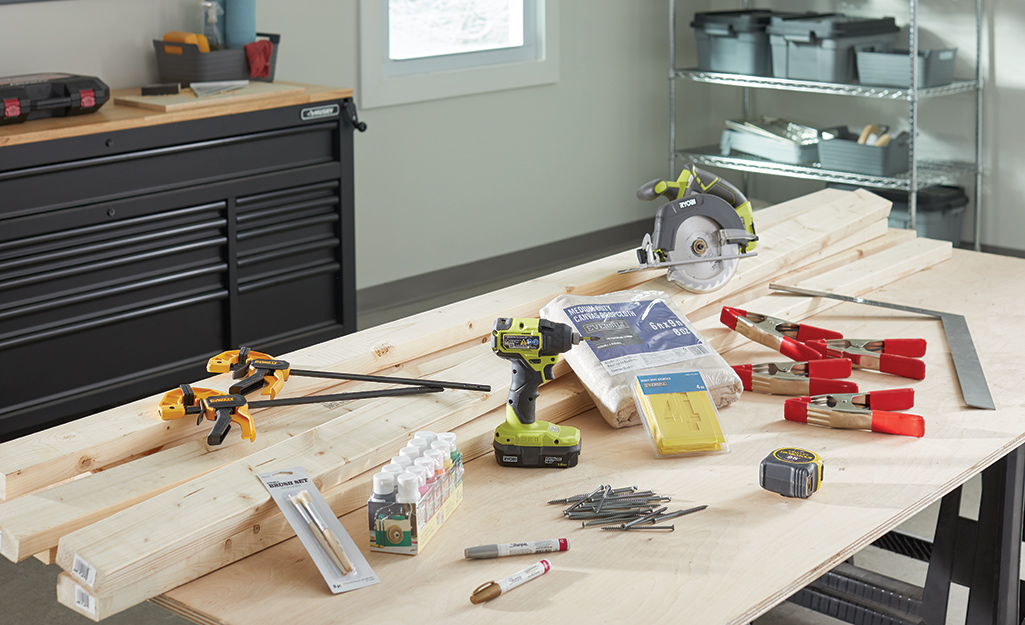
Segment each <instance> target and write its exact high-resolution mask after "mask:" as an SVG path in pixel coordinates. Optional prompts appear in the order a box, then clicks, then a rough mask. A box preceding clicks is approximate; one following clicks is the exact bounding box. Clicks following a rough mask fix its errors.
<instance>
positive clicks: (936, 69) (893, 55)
mask: <svg viewBox="0 0 1025 625" xmlns="http://www.w3.org/2000/svg"><path fill="white" fill-rule="evenodd" d="M855 57H856V58H857V63H858V78H859V79H860V80H861V82H862V84H866V85H882V86H885V87H910V86H911V62H910V58H909V57H910V53H909V52H908V51H907V50H871V49H868V50H858V51H857V52H856V53H855ZM956 58H957V48H949V49H946V50H924V51H919V53H918V86H919V88H927V87H940V86H942V85H949V84H950V83H951V82H953V80H954V60H955V59H956Z"/></svg>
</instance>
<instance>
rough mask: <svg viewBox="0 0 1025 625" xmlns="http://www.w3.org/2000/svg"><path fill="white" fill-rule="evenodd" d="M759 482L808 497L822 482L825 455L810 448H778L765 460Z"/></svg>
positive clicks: (786, 493) (788, 494)
mask: <svg viewBox="0 0 1025 625" xmlns="http://www.w3.org/2000/svg"><path fill="white" fill-rule="evenodd" d="M758 483H759V484H761V486H762V488H764V489H765V490H768V491H772V492H774V493H779V494H780V495H783V496H784V497H799V498H801V499H807V498H808V497H811V496H812V493H814V492H815V491H817V490H818V489H819V485H820V484H822V458H821V457H819V455H818V454H817V453H815V452H814V451H808V450H807V449H799V448H797V447H783V448H782V449H777V450H776V451H774V452H772V453H771V454H769V455H768V456H766V457H765V460H762V464H761V465H760V466H759V468H758Z"/></svg>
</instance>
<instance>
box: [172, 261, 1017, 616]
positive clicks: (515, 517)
mask: <svg viewBox="0 0 1025 625" xmlns="http://www.w3.org/2000/svg"><path fill="white" fill-rule="evenodd" d="M1022 275H1025V261H1023V260H1020V259H1013V258H1007V257H998V256H991V255H985V254H979V253H975V252H966V251H961V250H955V251H954V254H953V257H952V259H951V260H949V261H946V262H944V263H940V264H939V265H936V266H935V267H933V268H931V269H927V270H924V271H920V272H918V273H915V274H913V275H910V276H908V277H906V278H902V279H900V280H898V281H896V282H894V283H892V284H890V285H888V286H885V287H882V288H878V289H876V290H875V291H872V292H871V294H870V295H869V296H870V297H871V298H872V299H876V300H882V301H890V302H896V303H901V304H906V305H910V306H919V307H924V308H931V309H940V310H943V311H947V312H952V313H959V314H963V315H965V316H966V318H967V320H968V325H969V327H970V329H971V332H972V337H973V339H974V342H975V345H976V348H977V350H978V352H979V356H980V360H981V362H982V366H983V368H984V370H985V373H986V376H987V378H988V381H989V386H990V389H991V392H992V394H993V397H994V399H995V401H996V405H997V408H998V409H997V410H996V411H983V410H974V409H968V408H965V407H963V404H962V401H961V396H960V391H959V389H958V385H957V379H956V375H955V373H954V369H953V365H952V362H951V358H950V353H949V350H948V349H947V345H946V342H945V339H944V336H943V331H942V328H941V326H940V323H939V321H937V320H935V319H929V318H923V317H918V316H914V315H909V314H905V313H899V312H895V311H891V310H886V309H880V308H872V307H867V306H859V305H856V304H847V303H844V304H840V305H837V306H834V307H832V308H830V309H829V310H827V311H825V312H821V313H819V314H816V315H814V316H812V317H811V318H810V319H808V320H807V321H808V322H809V323H811V324H813V325H817V326H820V327H827V328H831V329H835V330H838V331H841V332H843V333H844V334H845V336H849V337H859V338H917V337H921V338H925V339H926V340H927V341H928V345H929V349H928V353H927V354H926V356H925V358H924V360H925V361H926V365H927V372H928V375H927V377H926V379H925V380H922V381H913V380H906V379H903V378H897V377H893V376H887V375H883V374H878V373H874V372H868V371H856V372H855V373H854V375H853V376H852V379H853V380H854V381H856V382H858V383H859V385H861V388H862V390H865V391H868V390H881V389H887V388H903V387H911V388H913V389H915V394H916V396H915V407H914V408H912V409H910V410H908V411H907V412H912V413H915V414H919V415H922V416H923V417H924V418H925V421H926V436H925V437H924V438H921V439H915V438H907V437H899V436H889V435H883V434H871V433H866V432H859V431H844V430H833V429H827V428H819V427H814V426H807V425H800V424H796V423H791V422H787V421H784V420H783V418H782V416H783V399H784V398H782V397H778V396H770V395H758V394H753V393H745V394H744V396H743V397H742V398H741V400H740V401H738V402H737V403H736V404H734V405H732V406H730V407H728V408H725V409H723V410H721V411H720V421H721V423H722V425H723V428H724V430H725V431H726V434H727V436H728V438H729V444H730V447H731V451H730V452H729V453H727V454H722V455H711V456H702V457H694V458H675V459H661V460H656V459H655V458H653V456H652V452H651V450H650V448H649V446H648V443H647V441H646V440H645V438H644V436H645V434H644V431H643V430H642V429H641V428H638V427H632V428H623V429H618V430H615V429H612V428H610V427H609V426H607V425H606V424H605V422H604V421H603V420H602V418H601V417H600V415H598V414H597V412H596V411H594V410H592V411H589V412H587V413H585V414H583V415H581V416H578V417H574V418H573V419H570V420H569V421H567V422H565V423H566V424H569V425H574V426H577V427H579V428H580V429H581V431H582V441H583V449H582V453H581V456H580V464H579V465H578V466H577V467H574V468H572V469H567V470H533V471H532V470H520V469H511V468H503V467H499V466H498V465H497V464H496V463H495V460H494V457H493V456H491V455H486V456H484V457H481V458H479V459H477V460H473V461H471V462H469V463H468V464H467V467H466V475H465V493H464V501H463V503H462V505H461V506H460V508H459V509H458V510H457V511H456V513H455V514H453V515H452V516H451V518H450V519H449V520H448V521H447V523H446V524H445V525H444V526H443V527H442V529H441V531H440V532H439V534H438V535H437V536H436V537H435V538H434V539H433V541H432V542H431V544H430V545H428V547H427V549H426V551H425V553H423V554H421V555H419V556H416V557H408V556H397V555H388V554H380V553H371V552H370V551H369V549H368V548H367V546H366V544H367V540H368V537H367V518H366V510H365V509H360V510H357V511H355V512H352V513H350V514H348V515H346V516H344V517H343V518H342V521H343V524H344V525H345V527H346V529H347V530H348V531H349V533H350V534H351V535H352V536H353V537H354V538H355V540H356V543H357V544H358V545H361V546H362V547H361V550H362V551H363V553H364V555H366V557H367V559H368V561H369V563H370V565H371V566H372V567H373V568H374V570H375V572H376V573H377V574H378V575H379V577H380V578H381V583H380V584H379V585H376V586H373V587H370V588H366V589H362V590H358V591H355V592H352V593H346V594H341V595H332V594H330V592H329V591H328V589H327V587H326V585H325V584H324V582H323V580H322V579H321V578H320V577H319V574H318V573H317V571H316V569H315V567H314V566H313V565H312V563H311V562H310V560H309V557H308V556H307V555H306V554H305V552H304V551H303V549H302V547H301V545H300V544H299V542H298V541H297V540H296V539H291V540H288V541H285V542H284V543H281V544H279V545H277V546H275V547H272V548H270V549H267V550H264V551H262V552H260V553H257V554H255V555H253V556H250V557H248V558H246V559H244V560H241V561H239V562H236V563H235V564H233V565H231V566H228V567H225V568H223V569H220V570H218V571H215V572H214V573H211V574H209V575H206V576H205V577H202V578H200V579H198V580H196V581H194V582H191V583H189V584H186V585H184V586H182V587H179V588H177V589H175V590H173V591H170V592H167V593H165V594H164V595H162V596H161V597H159V598H158V599H156V601H157V603H159V604H160V605H163V606H165V607H167V608H169V609H171V610H172V611H174V612H176V613H178V614H181V615H183V616H185V617H187V618H190V619H192V620H194V621H195V622H198V623H204V624H213V623H217V624H225V625H236V624H238V625H241V624H254V623H281V622H292V621H295V620H297V619H301V620H302V621H303V622H309V623H321V622H325V623H326V622H335V621H337V620H338V619H343V620H344V621H345V622H346V623H375V624H376V623H391V622H404V621H408V620H417V621H418V622H428V623H446V624H451V623H481V622H488V623H496V624H502V623H524V622H535V621H544V622H590V623H625V622H635V621H643V622H644V623H748V622H750V621H751V620H752V619H754V618H756V617H757V616H758V615H760V614H762V613H764V612H766V611H767V610H768V609H770V608H771V607H772V606H774V605H776V604H778V603H780V602H782V601H783V600H784V599H785V598H786V597H787V596H789V595H790V594H792V593H794V592H795V591H797V590H798V589H799V588H801V587H803V586H804V585H806V584H807V583H809V582H811V581H812V580H814V579H815V578H816V577H818V576H819V575H821V574H822V573H824V572H826V571H828V570H829V569H830V568H832V567H833V566H835V565H836V564H838V563H840V562H842V561H843V560H844V559H845V558H847V557H849V556H850V555H851V554H853V553H854V552H856V551H858V550H859V549H861V548H862V547H864V546H866V545H868V544H869V543H870V542H872V541H873V540H874V539H875V538H877V537H878V536H880V535H881V534H883V533H885V532H886V531H888V530H889V529H891V528H893V527H894V526H896V525H898V524H899V523H901V522H902V521H904V520H906V519H907V518H909V517H911V516H912V515H914V514H915V513H917V512H918V511H920V510H921V509H923V508H924V507H925V506H927V505H929V504H930V503H932V502H934V501H936V500H937V499H939V498H940V497H942V496H943V495H944V494H946V493H947V492H949V491H950V490H952V489H954V488H955V487H957V486H958V485H960V484H962V483H963V482H965V481H966V480H967V479H968V478H969V477H971V476H972V475H974V474H976V473H978V472H980V471H982V470H983V469H984V468H986V467H987V466H989V465H990V464H992V463H993V462H995V461H996V460H998V459H999V458H1001V457H1002V456H1003V455H1005V454H1006V453H1007V452H1009V451H1011V450H1012V449H1014V448H1015V447H1017V446H1018V445H1020V444H1021V443H1022V442H1023V440H1025V422H1023V421H1022V419H1021V415H1022V412H1023V408H1025V391H1023V390H1022V388H1021V383H1020V367H1017V366H1014V365H1013V364H1012V363H1015V362H1017V361H1018V360H1019V355H1020V354H1021V353H1022V352H1023V350H1025V335H1023V334H1022V333H1020V332H1015V331H1013V328H1016V327H1020V326H1021V324H1022V323H1025V313H1023V312H1022V311H1025V294H1023V293H1022V291H1021V290H1020V289H1014V288H1008V287H1009V286H1010V285H1014V284H1016V283H1017V282H1019V281H1020V279H1021V276H1022ZM772 297H774V298H775V297H778V298H793V297H794V296H789V295H773V296H772ZM756 301H758V300H756ZM726 303H729V302H726ZM750 310H755V311H757V309H754V308H753V307H752V308H750ZM703 331H705V332H706V335H709V334H710V335H713V336H715V335H716V334H717V333H726V332H728V331H727V330H726V329H725V328H714V327H713V328H708V329H707V330H706V329H703ZM726 358H727V360H728V361H729V362H730V363H731V364H742V363H752V362H767V361H774V360H783V359H782V358H780V356H779V354H778V353H775V352H773V351H771V350H769V349H768V348H765V347H763V346H761V345H757V344H754V343H747V344H743V345H740V346H738V347H736V348H735V349H733V350H731V351H729V352H728V353H727V354H726ZM544 401H545V392H544V387H542V389H541V395H540V398H539V399H538V403H539V405H541V404H543V403H544ZM496 425H497V423H496ZM784 446H797V447H804V448H807V449H811V450H813V451H816V452H818V453H819V454H820V455H821V456H822V457H823V459H824V461H825V477H824V481H823V486H822V488H821V490H820V491H819V492H817V493H816V494H815V495H813V496H812V497H811V498H810V499H807V500H794V499H785V498H782V497H780V496H778V495H775V494H772V493H769V492H766V491H764V490H762V489H761V488H760V487H759V486H758V464H759V462H760V461H761V459H762V458H764V457H765V456H766V455H768V454H769V453H770V452H771V451H772V450H773V449H776V448H779V447H784ZM608 483H611V484H612V485H613V486H616V487H618V486H629V485H637V486H640V487H642V488H651V489H654V490H656V491H658V492H662V493H668V494H671V495H673V496H674V501H673V502H672V503H671V504H670V505H671V506H672V507H673V508H683V507H689V506H691V505H694V504H707V505H708V509H707V510H705V511H703V512H699V513H696V514H693V515H689V516H686V517H682V518H678V519H675V520H674V521H672V522H673V523H674V524H675V526H676V531H675V532H673V533H667V534H662V533H655V532H643V533H642V532H637V533H626V532H603V531H601V530H598V529H593V528H587V529H583V528H581V527H580V523H579V522H574V521H568V520H565V519H563V518H562V515H561V509H562V507H560V506H549V505H546V503H545V502H546V501H547V500H549V499H553V498H558V497H565V496H568V495H572V494H575V493H581V492H589V491H591V490H593V489H594V488H595V487H597V486H598V485H599V484H608ZM558 537H568V538H570V539H571V543H572V547H571V549H570V550H569V551H568V552H565V553H556V554H549V559H550V561H551V563H552V570H551V571H550V572H549V573H547V574H546V575H544V576H543V577H541V578H539V579H536V580H534V581H531V582H529V583H527V584H526V585H524V586H522V587H520V588H516V589H514V590H511V591H510V592H509V593H507V594H506V595H503V596H501V597H498V598H497V599H495V600H493V601H490V602H488V603H486V604H483V605H480V606H474V605H471V604H470V602H469V596H470V593H471V592H472V591H473V589H474V588H476V587H477V586H479V585H481V584H483V583H485V582H488V581H489V580H494V579H499V578H502V577H505V576H507V575H510V574H512V573H514V572H516V571H518V570H520V569H522V568H524V567H526V566H528V565H529V564H531V563H533V562H535V561H536V560H537V559H539V558H538V557H535V556H522V557H509V558H499V559H494V560H479V561H470V560H465V559H463V557H462V556H463V549H465V548H466V547H471V546H474V545H481V544H488V543H501V542H512V541H522V540H537V539H545V538H558Z"/></svg>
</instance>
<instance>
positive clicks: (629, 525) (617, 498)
mask: <svg viewBox="0 0 1025 625" xmlns="http://www.w3.org/2000/svg"><path fill="white" fill-rule="evenodd" d="M668 501H672V497H669V496H665V495H659V494H657V493H655V492H654V491H651V490H645V491H639V490H637V487H636V486H628V487H626V488H612V486H606V485H602V486H599V487H598V488H596V489H594V490H593V491H591V493H590V494H589V495H582V494H581V495H573V496H572V497H566V498H565V499H553V500H551V501H549V502H548V503H549V504H552V505H559V504H567V503H568V504H572V505H571V506H570V507H568V508H566V509H565V510H563V511H562V514H563V516H565V517H566V518H568V519H573V520H577V521H581V527H595V526H600V527H601V529H603V530H606V531H612V532H627V531H632V530H656V531H658V530H662V531H669V532H672V531H673V530H675V529H676V526H675V525H659V523H661V522H663V521H668V520H669V519H675V518H676V517H681V516H683V515H685V514H690V513H691V512H697V511H699V510H704V509H705V508H707V507H708V506H696V507H694V508H688V509H686V510H674V511H673V512H667V510H668V506H663V505H661V504H662V502H668Z"/></svg>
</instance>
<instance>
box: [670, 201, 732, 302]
mask: <svg viewBox="0 0 1025 625" xmlns="http://www.w3.org/2000/svg"><path fill="white" fill-rule="evenodd" d="M723 229H740V230H743V229H744V220H743V219H742V218H741V217H740V216H739V215H738V214H737V212H736V211H735V210H734V208H733V207H732V206H731V205H730V204H729V202H727V201H726V200H724V199H722V198H721V197H718V196H716V195H708V194H704V193H697V194H694V195H689V196H687V197H684V198H681V199H679V200H674V201H672V202H669V203H667V204H664V205H662V206H661V207H660V208H659V209H658V212H657V213H656V215H655V228H654V231H653V232H652V237H651V238H652V245H653V246H654V248H655V250H656V252H655V256H656V258H660V257H664V259H665V260H667V261H668V262H680V261H701V259H703V258H709V259H712V260H708V261H707V262H689V263H688V264H685V265H676V266H674V267H671V268H670V269H669V271H668V273H667V275H666V277H667V278H668V279H669V280H670V281H671V282H673V283H675V284H677V285H679V286H680V287H682V288H684V289H686V290H688V291H691V292H694V293H706V292H709V291H714V290H715V289H718V288H719V287H721V286H722V285H724V284H726V282H728V281H729V279H730V278H732V277H733V274H734V273H735V272H736V270H737V264H738V260H737V259H736V258H732V259H726V260H723V259H721V258H719V257H721V256H731V255H736V254H739V253H740V246H739V245H738V244H736V243H725V244H724V243H723V242H722V241H721V237H720V234H719V233H720V231H721V230H723Z"/></svg>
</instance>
